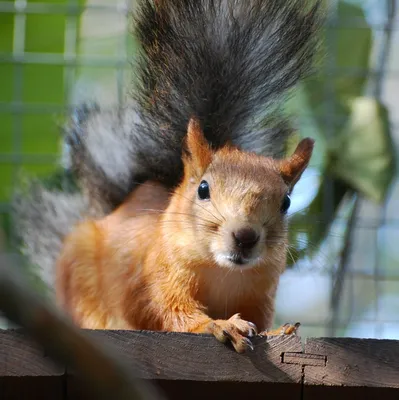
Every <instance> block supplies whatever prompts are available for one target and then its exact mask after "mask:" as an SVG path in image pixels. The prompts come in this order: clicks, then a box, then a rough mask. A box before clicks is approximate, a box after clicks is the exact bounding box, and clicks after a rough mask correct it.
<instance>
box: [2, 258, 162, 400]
mask: <svg viewBox="0 0 399 400" xmlns="http://www.w3.org/2000/svg"><path fill="white" fill-rule="evenodd" d="M0 256H1V253H0ZM20 271H21V268H20V266H19V265H16V262H15V260H14V259H11V257H6V256H1V257H0V310H1V311H3V312H4V314H5V316H6V317H7V318H8V319H10V320H11V321H13V322H15V323H17V324H18V325H20V326H22V327H23V328H25V329H26V330H27V331H28V333H29V334H30V335H31V336H32V338H33V339H34V340H35V341H36V342H38V343H39V344H40V345H41V346H42V347H44V348H45V349H46V351H47V352H48V354H49V356H51V357H52V358H53V359H54V360H55V361H57V362H60V363H63V364H67V365H68V366H70V367H72V368H73V370H74V371H76V372H77V375H78V376H79V377H81V378H83V379H84V381H85V383H87V384H88V388H89V389H91V390H92V391H95V392H94V393H95V394H96V395H97V396H98V398H104V399H111V398H112V399H115V400H122V399H123V400H127V399H129V400H131V399H140V400H141V399H146V400H147V399H149V400H153V399H154V400H155V399H160V398H161V397H160V395H159V394H158V393H157V391H156V390H155V388H154V387H153V386H151V385H149V384H148V383H147V382H144V381H142V380H138V379H135V378H134V376H135V375H136V374H135V371H132V369H131V368H130V367H129V366H127V365H125V363H123V362H122V361H121V360H120V359H119V358H118V357H117V356H116V354H115V353H114V352H113V351H112V350H111V348H110V347H109V346H106V345H105V343H101V344H99V343H95V342H96V341H94V340H93V338H91V337H90V338H89V337H88V336H87V335H86V334H85V332H84V331H81V330H79V329H77V328H76V327H75V326H74V325H73V324H72V323H71V322H69V321H68V320H67V319H66V318H65V317H63V316H62V315H61V314H60V313H59V312H58V311H57V310H56V309H55V308H54V307H52V306H51V305H49V304H48V303H46V302H45V301H44V299H42V298H41V297H40V296H39V295H38V294H36V293H35V292H34V291H33V290H32V289H31V288H30V286H29V284H28V283H27V280H26V279H25V277H24V275H23V273H22V272H20ZM136 376H137V375H136Z"/></svg>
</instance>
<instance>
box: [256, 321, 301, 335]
mask: <svg viewBox="0 0 399 400" xmlns="http://www.w3.org/2000/svg"><path fill="white" fill-rule="evenodd" d="M300 326H301V324H300V323H299V322H297V323H295V324H289V323H287V324H284V325H281V326H280V327H278V328H277V329H273V330H270V331H263V332H261V333H260V334H259V335H260V336H282V335H295V334H296V333H297V332H298V329H299V327H300Z"/></svg>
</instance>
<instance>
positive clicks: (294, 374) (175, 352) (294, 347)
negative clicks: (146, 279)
mask: <svg viewBox="0 0 399 400" xmlns="http://www.w3.org/2000/svg"><path fill="white" fill-rule="evenodd" d="M88 332H89V334H90V335H93V336H94V337H96V338H102V339H103V340H107V341H108V342H109V343H111V344H112V345H113V347H114V348H115V350H116V351H118V352H119V353H120V354H121V355H122V356H123V357H125V358H126V359H128V360H131V362H132V363H133V365H136V367H137V369H138V370H139V371H140V376H139V377H140V378H145V379H168V380H195V381H206V382H209V381H219V382H220V381H235V382H274V383H300V382H301V367H300V366H298V365H288V364H283V363H282V353H283V352H286V351H288V352H299V351H301V350H302V345H301V342H300V338H298V337H295V336H286V337H275V338H270V339H265V338H260V337H257V338H254V339H253V344H254V347H255V350H254V351H249V352H248V353H246V354H237V353H236V352H235V351H234V350H233V349H232V347H229V346H228V345H224V344H222V343H219V342H218V341H217V340H216V339H215V338H214V337H213V336H210V335H195V334H189V333H187V334H186V333H173V332H169V333H166V332H148V331H88Z"/></svg>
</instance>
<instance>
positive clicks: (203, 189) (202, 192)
mask: <svg viewBox="0 0 399 400" xmlns="http://www.w3.org/2000/svg"><path fill="white" fill-rule="evenodd" d="M198 197H199V198H200V199H201V200H208V199H209V198H210V197H211V195H210V193H209V184H208V182H207V181H202V182H201V183H200V185H199V186H198Z"/></svg>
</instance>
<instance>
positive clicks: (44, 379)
mask: <svg viewBox="0 0 399 400" xmlns="http://www.w3.org/2000/svg"><path fill="white" fill-rule="evenodd" d="M64 392H65V368H64V367H62V366H61V367H60V366H57V365H56V364H54V363H53V362H52V361H51V360H50V359H49V358H48V357H46V355H45V354H44V351H43V350H42V349H41V348H40V347H39V346H37V345H36V344H35V343H33V342H32V341H31V340H30V339H29V338H27V337H26V335H25V334H24V333H23V332H22V331H20V330H0V399H1V400H3V399H4V400H11V399H12V400H17V399H29V400H36V399H37V400H47V399H49V400H61V399H64Z"/></svg>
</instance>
